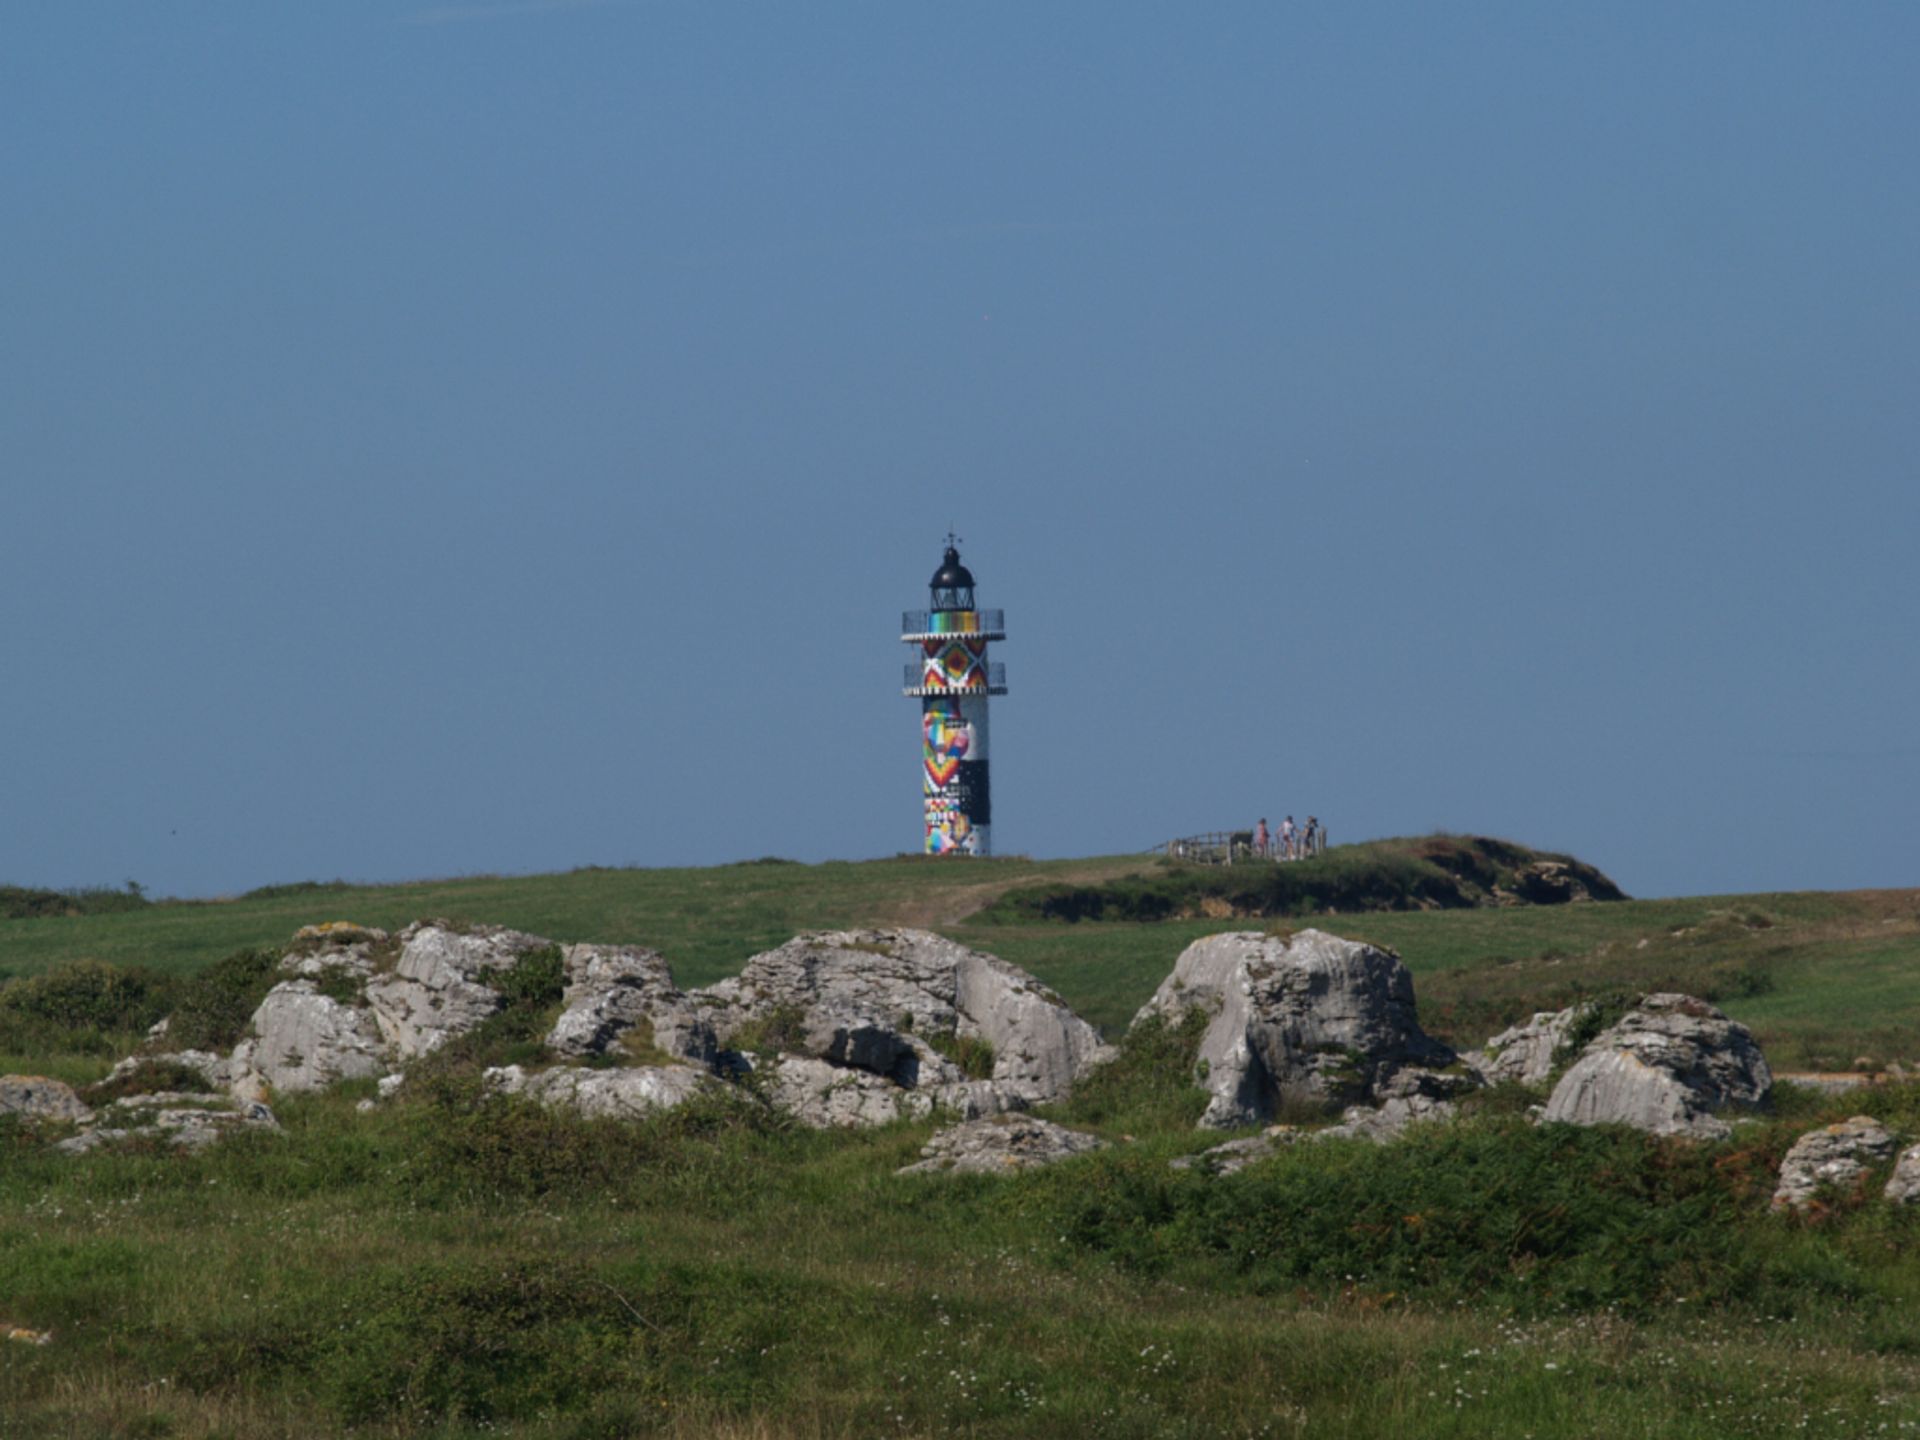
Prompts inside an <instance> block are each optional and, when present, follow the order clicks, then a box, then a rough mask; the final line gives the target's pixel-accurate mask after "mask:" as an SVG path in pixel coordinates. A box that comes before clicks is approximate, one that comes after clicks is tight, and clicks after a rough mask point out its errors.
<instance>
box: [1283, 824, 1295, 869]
mask: <svg viewBox="0 0 1920 1440" xmlns="http://www.w3.org/2000/svg"><path fill="white" fill-rule="evenodd" d="M1280 858H1281V859H1282V860H1291V859H1293V858H1294V854H1293V817H1292V816H1291V815H1289V816H1287V818H1286V819H1284V820H1282V821H1281V822H1280Z"/></svg>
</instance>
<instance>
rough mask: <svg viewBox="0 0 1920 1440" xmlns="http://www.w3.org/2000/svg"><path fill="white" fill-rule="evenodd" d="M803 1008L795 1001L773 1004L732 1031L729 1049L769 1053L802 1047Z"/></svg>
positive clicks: (795, 1049)
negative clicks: (792, 1003) (793, 1003)
mask: <svg viewBox="0 0 1920 1440" xmlns="http://www.w3.org/2000/svg"><path fill="white" fill-rule="evenodd" d="M806 1019H807V1012H806V1011H805V1010H803V1009H801V1008H800V1007H799V1006H797V1005H777V1006H775V1007H774V1008H772V1009H771V1010H768V1011H766V1012H765V1013H764V1014H762V1015H760V1016H758V1017H756V1018H755V1019H752V1020H749V1021H747V1022H746V1023H745V1024H744V1025H742V1026H740V1028H739V1029H737V1030H735V1031H734V1032H733V1036H732V1038H731V1039H729V1040H728V1041H727V1046H728V1048H729V1049H732V1050H738V1051H741V1052H743V1053H745V1054H750V1055H760V1056H767V1057H771V1056H774V1055H779V1054H783V1053H788V1052H793V1051H799V1050H802V1049H804V1048H805V1046H804V1044H803V1039H804V1036H803V1033H802V1032H803V1031H804V1030H805V1028H806Z"/></svg>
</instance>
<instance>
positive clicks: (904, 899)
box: [0, 847, 1920, 1068]
mask: <svg viewBox="0 0 1920 1440" xmlns="http://www.w3.org/2000/svg"><path fill="white" fill-rule="evenodd" d="M1353 848H1355V849H1358V848H1359V847H1353ZM1345 849H1346V847H1342V849H1340V850H1336V851H1335V852H1333V853H1334V855H1335V856H1338V855H1340V854H1341V853H1343V851H1344V850H1345ZM1144 863H1145V862H1143V861H1142V860H1141V859H1140V858H1138V857H1128V856H1109V857H1103V858H1095V859H1087V860H1059V861H1039V862H1036V861H1030V860H1022V859H995V860H986V861H969V862H961V863H953V862H942V861H929V860H926V859H922V858H918V857H905V858H898V859H892V860H877V861H866V862H860V863H848V862H830V863H827V864H823V865H793V864H767V863H757V864H743V865H730V866H719V867H714V868H710V869H685V870H582V871H575V872H572V873H570V874H563V875H537V876H525V877H509V878H499V877H476V878H469V879H461V880H445V881H430V882H424V883H420V884H413V885H401V886H369V887H353V888H346V889H341V890H338V891H335V890H326V891H319V892H307V893H296V894H291V895H282V896H277V897H270V898H261V899H243V900H235V901H226V902H218V903H208V904H166V905H156V906H151V907H148V908H146V909H143V910H138V911H129V912H123V913H117V914H100V915H85V916H75V917H66V918H59V919H44V920H13V921H6V922H0V972H4V973H8V974H14V975H27V974H33V973H36V972H38V971H40V970H44V969H46V968H47V967H49V966H51V965H54V964H57V963H59V962H60V961H62V960H70V959H75V958H79V957H82V956H85V957H91V958H95V959H101V960H107V961H111V962H114V963H116V964H123V965H133V964H144V965H151V966H154V967H156V968H159V969H163V970H191V969H197V968H198V967H200V966H201V965H204V964H206V963H208V962H210V961H211V960H214V959H216V958H218V957H219V956H221V955H225V954H228V953H230V952H231V951H233V950H236V949H239V948H241V947H243V946H249V945H273V944H279V943H283V942H284V941H285V939H286V938H287V936H289V935H290V934H291V933H292V932H293V931H294V930H295V929H297V928H298V927H299V926H301V925H304V924H308V923H311V922H313V921H317V920H326V919H339V918H345V919H352V920H356V921H360V922H361V923H364V924H375V925H386V926H395V925H400V924H403V923H405V922H406V921H408V920H412V919H418V918H422V917H426V916H435V915H440V916H450V917H455V918H462V919H468V920H475V921H486V922H491V923H495V924H504V925H511V926H515V927H517V928H520V929H524V930H530V931H533V932H534V933H536V934H542V935H548V936H551V937H553V938H555V939H559V940H566V941H575V940H598V941H609V942H620V943H635V944H645V945H651V946H653V947H654V948H656V949H658V950H660V951H661V952H662V953H663V954H664V955H665V956H666V957H667V959H668V960H669V961H670V962H671V963H672V965H673V969H674V974H675V976H676V977H677V978H678V979H679V981H680V982H681V983H682V984H683V985H688V986H693V985H702V984H707V983H710V982H711V981H713V980H716V979H719V978H720V977H722V976H723V975H728V974H732V973H734V972H735V971H737V970H738V969H739V967H740V966H741V964H742V963H744V962H745V961H746V959H747V958H748V957H749V956H751V955H753V954H755V953H757V952H758V951H760V950H764V949H767V948H769V947H771V946H773V945H777V944H779V943H780V942H781V941H783V940H785V939H787V938H789V937H790V936H792V935H793V934H795V933H797V932H799V931H801V930H806V929H818V928H824V927H834V926H846V925H859V924H912V925H925V926H930V927H932V928H935V929H939V930H941V931H943V932H945V933H947V934H949V935H951V936H953V937H954V938H955V939H958V940H962V941H964V942H966V943H968V944H971V945H976V946H978V947H979V948H982V949H985V950H989V951H991V952H993V953H994V954H997V955H1000V956H1003V957H1004V958H1006V959H1008V960H1010V961H1012V962H1014V963H1015V964H1018V965H1021V966H1023V967H1025V968H1026V969H1028V970H1030V971H1032V972H1033V973H1034V974H1036V975H1038V976H1040V977H1041V978H1042V979H1044V980H1046V981H1047V982H1048V983H1049V984H1051V985H1053V986H1054V987H1055V988H1056V989H1057V990H1059V991H1060V993H1061V994H1062V995H1063V996H1064V997H1065V998H1066V999H1067V1000H1068V1001H1069V1003H1071V1004H1072V1005H1074V1007H1075V1008H1076V1009H1078V1010H1079V1011H1080V1012H1081V1013H1082V1014H1084V1015H1086V1016H1087V1017H1088V1018H1089V1019H1090V1020H1092V1021H1094V1022H1095V1023H1096V1024H1098V1025H1100V1026H1102V1027H1103V1028H1105V1029H1106V1030H1108V1031H1109V1032H1110V1033H1117V1032H1118V1031H1119V1030H1120V1029H1122V1028H1124V1026H1125V1024H1126V1022H1127V1021H1128V1019H1129V1018H1131V1016H1132V1014H1133V1012H1134V1011H1135V1010H1136V1009H1137V1008H1138V1007H1139V1005H1140V1004H1141V1003H1142V1002H1143V1001H1144V1000H1145V999H1146V998H1147V996H1148V995H1150V994H1151V993H1152V992H1153V990H1154V987H1155V986H1157V985H1158V984H1159V982H1160V980H1161V979H1162V977H1164V976H1165V974H1166V973H1167V971H1168V970H1169V969H1171V968H1172V965H1173V961H1174V959H1175V957H1177V956H1178V954H1179V952H1180V950H1181V948H1182V947H1183V946H1185V945H1186V944H1187V943H1188V942H1189V941H1191V940H1192V939H1194V938H1195V937H1197V936H1199V935H1204V934H1211V933H1214V932H1217V931H1222V930H1233V929H1245V928H1257V927H1258V925H1259V923H1260V922H1257V921H1246V920H1235V919H1219V920H1176V921H1163V922H1159V923H1155V924H1129V923H1096V922H1081V923H1079V924H1063V923H1059V922H1034V923H997V924H996V923H986V922H984V921H982V920H980V919H979V918H970V917H976V912H978V911H979V910H980V909H981V908H982V907H984V906H986V905H987V904H989V903H990V902H991V901H992V900H993V899H994V898H995V897H996V896H998V895H1000V894H1002V893H1004V892H1005V891H1007V890H1009V889H1011V888H1014V887H1019V886H1026V885H1034V884H1045V883H1059V882H1067V883H1074V884H1091V883H1098V882H1100V881H1103V880H1109V879H1113V878H1116V877H1119V876H1122V875H1125V874H1127V873H1129V872H1132V871H1136V870H1139V869H1140V868H1141V867H1142V866H1143V864H1144ZM1288 923H1292V924H1309V923H1310V924H1314V925H1318V926H1320V927H1321V928H1323V929H1327V930H1331V931H1333V932H1335V933H1337V934H1341V935H1349V936H1355V937H1358V938H1364V939H1370V940H1374V941H1376V942H1378V943H1381V944H1385V945H1390V946H1392V947H1394V948H1395V949H1397V950H1398V951H1399V952H1400V954H1401V955H1402V956H1403V958H1404V959H1405V960H1406V962H1407V964H1408V966H1409V967H1410V968H1411V969H1412V970H1413V972H1414V975H1415V977H1416V981H1417V984H1418V988H1419V993H1420V997H1421V1013H1422V1016H1423V1019H1424V1020H1425V1021H1426V1023H1427V1024H1428V1026H1429V1028H1431V1029H1433V1030H1434V1031H1435V1032H1436V1033H1438V1034H1440V1035H1442V1036H1444V1037H1445V1038H1447V1039H1449V1040H1451V1041H1452V1042H1453V1043H1455V1044H1457V1045H1473V1044H1478V1043H1479V1042H1480V1041H1482V1040H1484V1039H1485V1038H1486V1037H1487V1036H1489V1035H1491V1034H1493V1033H1494V1032H1495V1031H1496V1030H1498V1029H1500V1028H1501V1027H1502V1026H1504V1025H1506V1024H1507V1023H1509V1022H1511V1021H1512V1020H1515V1019H1519V1018H1523V1017H1524V1016H1525V1015H1527V1014H1528V1013H1530V1012H1531V1011H1532V1010H1534V1009H1537V1008H1551V1007H1558V1006H1561V1005H1565V1004H1567V1003H1569V1002H1570V1001H1571V1000H1573V999H1576V998H1579V997H1580V996H1582V995H1586V994H1594V993H1600V992H1604V991H1606V990H1609V989H1617V988H1639V989H1647V988H1677V989H1683V990H1688V991H1690V992H1692V993H1696V994H1702V995H1706V996H1708V997H1709V998H1712V999H1714V1000H1716V1001H1717V1002H1718V1003H1720V1004H1721V1005H1722V1006H1723V1008H1725V1009H1726V1010H1727V1011H1728V1013H1730V1014H1732V1015H1733V1016H1735V1017H1736V1018H1737V1019H1740V1020H1743V1021H1746V1022H1747V1023H1749V1024H1751V1025H1753V1026H1754V1028H1755V1030H1756V1032H1757V1033H1758V1034H1759V1035H1760V1037H1761V1040H1762V1043H1763V1044H1764V1045H1765V1046H1766V1047H1767V1050H1768V1054H1769V1056H1770V1057H1771V1058H1772V1059H1773V1060H1774V1062H1775V1064H1776V1065H1779V1066H1782V1067H1784V1068H1803V1067H1817V1066H1827V1067H1844V1066H1845V1065H1847V1064H1849V1063H1850V1062H1851V1061H1852V1060H1853V1059H1854V1058H1855V1057H1856V1056H1858V1055H1862V1054H1865V1055H1871V1056H1872V1057H1874V1058H1876V1059H1881V1060H1884V1059H1889V1058H1898V1059H1902V1060H1914V1059H1916V1058H1920V1038H1913V1037H1916V1036H1920V964H1916V963H1915V962H1917V961H1920V892H1916V891H1876V892H1860V893H1824V892H1823V893H1808V894H1787V895H1746V896H1719V897H1711V896H1710V897H1700V898H1692V899H1680V900H1648V901H1624V902H1616V903H1611V904H1605V905H1595V904H1586V905H1576V906H1540V907H1521V908H1514V909H1482V910H1445V911H1412V912H1383V913H1369V914H1363V915H1338V916H1327V917H1321V918H1316V919H1312V920H1302V921H1293V922H1288Z"/></svg>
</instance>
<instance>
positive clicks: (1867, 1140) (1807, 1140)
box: [1773, 1115, 1900, 1210]
mask: <svg viewBox="0 0 1920 1440" xmlns="http://www.w3.org/2000/svg"><path fill="white" fill-rule="evenodd" d="M1899 1145H1900V1142H1899V1141H1898V1140H1896V1139H1895V1138H1894V1136H1893V1132H1892V1131H1891V1130H1889V1129H1887V1127H1886V1126H1884V1125H1882V1124H1881V1123H1880V1122H1879V1121H1878V1120H1875V1119H1874V1118H1873V1117H1872V1116H1870V1115H1855V1116H1853V1117H1852V1118H1850V1119H1847V1120H1842V1121H1840V1122H1839V1123H1838V1124H1837V1125H1823V1126H1822V1127H1821V1128H1820V1129H1818V1130H1809V1131H1808V1132H1807V1133H1806V1134H1805V1135H1802V1136H1801V1137H1800V1138H1799V1139H1798V1140H1796V1141H1794V1142H1793V1148H1792V1149H1790V1150H1788V1151H1787V1153H1786V1155H1785V1157H1784V1158H1783V1159H1782V1160H1781V1161H1780V1184H1779V1186H1778V1188H1777V1189H1775V1190H1774V1192H1773V1205H1774V1208H1775V1209H1776V1210H1804V1209H1806V1208H1807V1206H1809V1205H1811V1204H1812V1203H1813V1200H1814V1197H1815V1196H1816V1195H1818V1194H1819V1192H1820V1189H1821V1187H1822V1186H1827V1187H1830V1188H1832V1189H1835V1190H1851V1189H1852V1188H1853V1187H1854V1185H1856V1184H1857V1183H1859V1181H1860V1178H1861V1177H1862V1176H1863V1175H1865V1174H1866V1173H1867V1171H1868V1169H1869V1168H1870V1167H1872V1166H1875V1165H1884V1164H1885V1163H1886V1162H1887V1161H1889V1160H1891V1159H1893V1152H1894V1151H1895V1150H1897V1149H1898V1148H1899Z"/></svg>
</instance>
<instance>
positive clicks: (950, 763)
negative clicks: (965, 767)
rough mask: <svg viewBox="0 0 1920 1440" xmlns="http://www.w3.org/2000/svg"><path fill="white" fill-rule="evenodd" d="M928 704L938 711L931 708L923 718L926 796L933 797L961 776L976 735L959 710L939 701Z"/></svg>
mask: <svg viewBox="0 0 1920 1440" xmlns="http://www.w3.org/2000/svg"><path fill="white" fill-rule="evenodd" d="M928 704H929V706H932V707H937V708H930V709H928V711H927V713H926V714H924V715H922V716H921V717H920V728H921V730H922V731H923V732H925V734H924V754H925V759H926V766H927V783H926V793H927V794H929V795H933V794H936V793H938V792H939V791H940V790H942V789H944V788H945V787H946V786H948V785H950V784H952V783H953V777H954V776H955V775H957V774H959V773H960V762H961V761H962V760H965V759H966V758H967V750H968V748H969V747H970V746H971V745H972V743H973V736H972V734H971V732H969V730H968V729H967V723H966V721H965V720H963V719H962V718H961V717H960V713H959V711H958V710H957V709H953V708H951V707H950V706H948V705H943V704H941V703H940V702H938V701H929V702H928Z"/></svg>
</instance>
